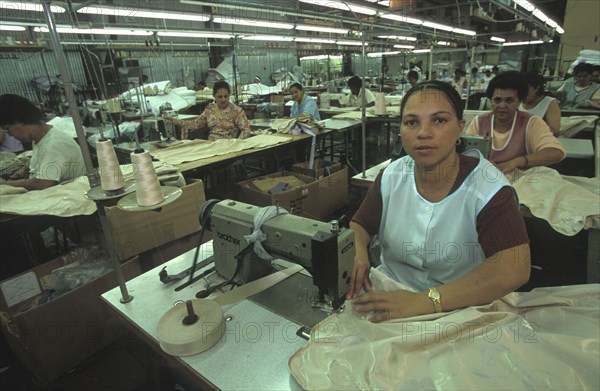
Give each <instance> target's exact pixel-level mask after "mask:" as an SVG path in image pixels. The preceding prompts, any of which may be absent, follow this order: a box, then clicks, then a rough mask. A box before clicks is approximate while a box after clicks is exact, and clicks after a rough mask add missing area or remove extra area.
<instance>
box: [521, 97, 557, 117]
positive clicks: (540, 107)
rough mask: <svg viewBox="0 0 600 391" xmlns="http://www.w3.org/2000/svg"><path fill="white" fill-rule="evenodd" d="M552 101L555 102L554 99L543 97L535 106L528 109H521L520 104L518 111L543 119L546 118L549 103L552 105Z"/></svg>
mask: <svg viewBox="0 0 600 391" xmlns="http://www.w3.org/2000/svg"><path fill="white" fill-rule="evenodd" d="M553 100H556V98H553V97H551V96H545V97H544V98H543V99H542V100H541V101H539V102H538V104H537V105H535V106H533V107H532V108H530V109H526V108H525V107H523V103H521V105H520V106H519V110H521V111H527V112H528V113H529V114H533V115H537V116H538V117H540V118H544V117H545V116H546V111H548V106H550V103H552V101H553Z"/></svg>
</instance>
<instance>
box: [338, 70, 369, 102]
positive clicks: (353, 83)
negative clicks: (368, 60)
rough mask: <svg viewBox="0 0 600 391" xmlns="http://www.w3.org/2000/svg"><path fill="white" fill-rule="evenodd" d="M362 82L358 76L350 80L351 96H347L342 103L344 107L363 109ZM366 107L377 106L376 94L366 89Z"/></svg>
mask: <svg viewBox="0 0 600 391" xmlns="http://www.w3.org/2000/svg"><path fill="white" fill-rule="evenodd" d="M361 87H362V80H361V79H360V77H358V76H352V77H351V78H350V79H348V88H350V94H349V95H347V96H346V97H345V99H344V101H343V102H342V104H343V105H344V106H348V107H362V95H361V91H362V88H361ZM364 91H365V98H366V106H367V107H369V106H374V105H375V94H373V93H372V92H371V90H369V89H367V88H365V90H364Z"/></svg>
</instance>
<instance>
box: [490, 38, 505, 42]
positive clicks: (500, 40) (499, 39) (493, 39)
mask: <svg viewBox="0 0 600 391" xmlns="http://www.w3.org/2000/svg"><path fill="white" fill-rule="evenodd" d="M490 40H492V41H496V42H506V39H504V38H500V37H490Z"/></svg>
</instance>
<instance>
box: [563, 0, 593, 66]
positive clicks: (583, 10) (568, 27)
mask: <svg viewBox="0 0 600 391" xmlns="http://www.w3.org/2000/svg"><path fill="white" fill-rule="evenodd" d="M599 15H600V1H590V0H569V1H568V2H567V8H566V11H565V19H564V20H565V21H564V26H563V27H564V29H565V33H564V34H563V36H562V38H561V45H562V56H561V58H559V59H558V60H557V62H556V66H557V67H558V69H559V70H562V71H564V72H566V71H567V69H568V67H569V65H570V63H571V62H573V61H574V60H575V59H576V58H577V55H578V54H579V51H580V50H583V49H593V50H600V22H599V20H600V18H599V17H598V16H599ZM598 61H599V62H600V59H598Z"/></svg>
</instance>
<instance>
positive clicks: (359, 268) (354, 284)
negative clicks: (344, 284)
mask: <svg viewBox="0 0 600 391" xmlns="http://www.w3.org/2000/svg"><path fill="white" fill-rule="evenodd" d="M369 270H371V264H370V263H369V259H368V256H366V257H363V256H360V255H359V254H356V256H355V257H354V265H352V279H351V280H350V287H349V288H348V294H347V295H346V298H348V299H355V298H357V297H358V295H360V290H361V288H365V291H367V292H370V291H371V290H373V286H372V285H371V280H370V279H369Z"/></svg>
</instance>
